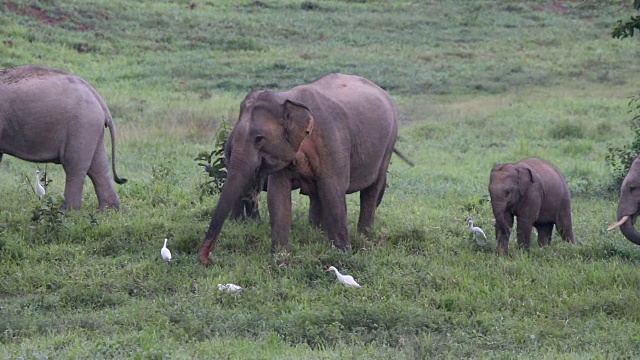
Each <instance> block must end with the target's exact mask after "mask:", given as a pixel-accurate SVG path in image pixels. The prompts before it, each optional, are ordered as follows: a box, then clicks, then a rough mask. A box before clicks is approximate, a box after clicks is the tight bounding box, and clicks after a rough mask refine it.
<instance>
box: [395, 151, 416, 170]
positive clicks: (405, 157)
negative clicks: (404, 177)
mask: <svg viewBox="0 0 640 360" xmlns="http://www.w3.org/2000/svg"><path fill="white" fill-rule="evenodd" d="M393 152H394V153H395V154H396V155H398V157H400V159H402V160H404V161H405V162H406V163H407V164H409V166H414V165H413V161H411V160H409V158H408V157H407V155H405V154H403V153H402V152H400V150H398V149H396V148H395V147H394V148H393Z"/></svg>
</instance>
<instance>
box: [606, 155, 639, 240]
mask: <svg viewBox="0 0 640 360" xmlns="http://www.w3.org/2000/svg"><path fill="white" fill-rule="evenodd" d="M639 214H640V155H638V156H636V158H635V159H634V160H633V162H632V163H631V167H630V168H629V172H628V173H627V176H625V178H624V180H623V181H622V185H621V186H620V200H619V201H618V221H617V222H616V223H615V224H613V225H611V226H609V230H613V229H615V228H617V227H620V231H621V232H622V235H624V237H626V238H627V239H628V240H629V241H631V242H632V243H634V244H636V245H640V232H638V230H636V228H635V226H634V224H635V222H636V219H637V218H638V215H639Z"/></svg>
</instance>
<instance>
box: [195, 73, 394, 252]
mask: <svg viewBox="0 0 640 360" xmlns="http://www.w3.org/2000/svg"><path fill="white" fill-rule="evenodd" d="M397 127H398V125H397V115H396V109H395V106H394V105H393V102H392V101H391V98H390V97H389V95H388V94H387V93H386V92H385V91H384V90H382V89H381V88H380V87H378V86H377V85H375V84H374V83H372V82H370V81H369V80H366V79H364V78H361V77H358V76H350V75H343V74H329V75H326V76H324V77H322V78H320V79H318V80H316V81H314V82H312V83H310V84H305V85H299V86H296V87H294V88H292V89H290V90H288V91H284V92H266V91H254V92H251V93H250V94H249V95H248V96H247V97H246V98H245V99H244V100H243V102H242V104H241V106H240V115H239V118H238V121H237V123H236V124H235V126H234V128H233V130H232V133H231V134H230V139H231V142H228V144H227V147H228V149H229V150H228V151H229V162H228V164H227V165H228V166H227V180H226V183H225V185H224V188H223V190H222V193H221V195H220V199H219V201H218V205H217V206H216V209H215V210H214V212H213V216H212V219H211V223H210V225H209V229H208V230H207V233H206V235H205V237H204V240H203V241H202V244H201V246H200V255H199V260H200V262H201V263H202V264H210V261H209V258H208V257H209V253H210V252H211V250H212V249H213V247H214V246H215V243H216V240H217V238H218V236H219V234H220V231H221V230H222V225H223V224H224V221H225V219H226V218H227V216H228V215H229V213H230V211H231V210H232V209H233V208H234V207H235V206H237V205H236V204H237V199H239V198H240V197H241V195H243V194H245V193H246V192H247V190H248V189H249V187H250V186H251V184H252V183H253V182H254V181H253V180H252V179H255V176H256V174H258V173H259V174H265V175H267V176H268V182H267V204H268V209H269V214H270V222H271V239H272V242H271V251H272V252H274V251H276V248H277V246H282V247H284V248H285V250H286V251H290V250H291V248H290V245H289V232H290V230H291V190H292V188H294V187H296V186H299V187H300V191H301V193H302V194H305V195H308V196H309V198H310V209H309V218H310V219H311V222H312V224H316V225H318V226H320V227H321V228H322V229H323V230H324V231H325V232H326V233H327V235H328V237H329V239H330V240H331V241H332V242H333V243H334V244H335V246H336V247H337V248H339V249H343V250H350V249H351V243H350V241H349V234H348V227H347V214H346V211H347V204H346V194H349V193H353V192H357V191H359V192H360V218H359V220H358V231H360V232H365V231H366V230H367V229H369V228H370V227H371V226H373V223H374V218H375V212H376V208H377V206H378V204H379V203H380V201H381V199H382V196H383V194H384V190H385V185H386V172H387V168H388V166H389V161H390V159H391V154H392V153H393V147H394V144H395V141H396V137H397Z"/></svg>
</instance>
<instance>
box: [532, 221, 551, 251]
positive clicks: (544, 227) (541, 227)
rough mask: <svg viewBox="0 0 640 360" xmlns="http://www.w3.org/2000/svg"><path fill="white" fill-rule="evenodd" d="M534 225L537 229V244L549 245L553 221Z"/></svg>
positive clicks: (540, 245) (541, 245)
mask: <svg viewBox="0 0 640 360" xmlns="http://www.w3.org/2000/svg"><path fill="white" fill-rule="evenodd" d="M535 226H536V230H537V231H538V246H539V247H543V246H547V245H549V243H551V235H552V233H553V223H544V224H537V225H535Z"/></svg>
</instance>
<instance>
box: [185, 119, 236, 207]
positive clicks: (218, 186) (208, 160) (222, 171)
mask: <svg viewBox="0 0 640 360" xmlns="http://www.w3.org/2000/svg"><path fill="white" fill-rule="evenodd" d="M228 137H229V128H228V127H227V123H225V122H222V125H221V127H220V130H218V135H217V137H216V146H215V149H214V150H213V151H211V152H206V151H203V152H200V153H199V154H198V156H196V157H195V158H194V159H193V160H195V161H198V166H202V170H203V172H204V173H205V174H207V177H208V178H210V179H209V180H207V181H205V182H204V183H202V184H200V202H202V199H203V197H204V196H206V195H214V194H218V193H220V192H221V191H222V187H223V186H224V181H225V180H226V178H227V168H226V165H225V163H224V147H225V145H226V144H227V138H228Z"/></svg>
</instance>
